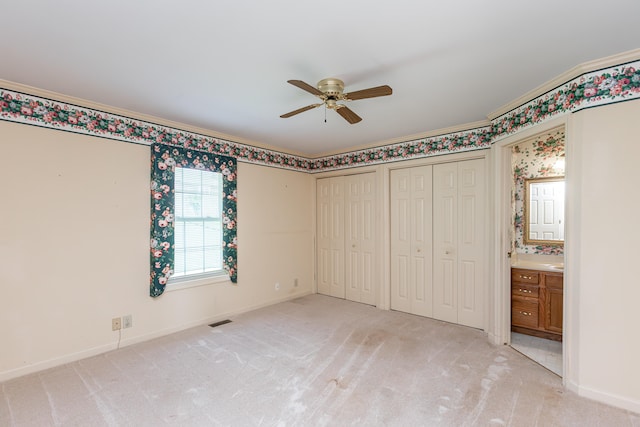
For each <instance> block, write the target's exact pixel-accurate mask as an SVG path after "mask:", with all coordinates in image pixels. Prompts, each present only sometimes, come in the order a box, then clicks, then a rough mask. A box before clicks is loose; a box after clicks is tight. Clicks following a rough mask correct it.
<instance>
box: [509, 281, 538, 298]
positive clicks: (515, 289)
mask: <svg viewBox="0 0 640 427" xmlns="http://www.w3.org/2000/svg"><path fill="white" fill-rule="evenodd" d="M511 295H513V296H514V297H515V296H518V297H530V298H538V295H539V292H538V287H537V286H534V285H525V284H524V283H514V284H512V285H511Z"/></svg>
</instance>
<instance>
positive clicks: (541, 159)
mask: <svg viewBox="0 0 640 427" xmlns="http://www.w3.org/2000/svg"><path fill="white" fill-rule="evenodd" d="M541 127H542V126H541ZM545 128H546V129H544V130H538V131H537V132H532V131H529V132H522V135H521V136H520V137H515V136H514V137H510V138H507V139H505V142H503V143H502V147H501V149H500V150H501V156H499V157H502V161H500V165H501V168H502V178H503V180H504V181H503V182H502V185H501V187H502V188H501V190H500V191H501V197H499V199H500V200H501V204H502V207H501V208H500V209H504V211H503V219H502V225H503V227H504V228H503V230H502V231H503V233H501V236H503V237H502V239H503V242H502V244H501V249H503V250H504V249H506V250H505V251H504V252H502V254H504V253H507V254H508V256H507V259H506V260H505V261H503V262H501V263H499V266H498V268H499V269H502V274H501V275H500V276H499V277H502V279H503V284H502V287H501V288H502V292H503V297H504V302H505V304H504V306H503V307H504V308H505V310H504V319H505V326H507V327H506V328H505V330H504V337H505V341H504V342H506V343H507V344H509V345H510V346H511V347H512V348H514V349H515V350H516V351H518V352H520V353H522V354H523V355H525V356H527V357H529V358H530V359H532V360H534V361H535V362H537V363H539V364H540V365H542V366H544V367H545V368H547V369H549V370H550V371H552V372H554V373H556V374H557V375H559V376H563V366H564V361H563V342H562V339H563V308H564V303H563V283H564V278H563V276H564V241H563V239H564V234H563V233H564V214H563V210H564V207H563V205H564V198H565V195H564V175H565V173H564V158H565V149H564V146H565V144H564V142H565V126H564V123H561V124H560V125H556V126H555V127H553V126H545ZM499 160H500V159H499ZM534 184H535V186H534ZM551 184H553V185H551ZM558 186H560V187H561V191H562V194H558V193H557V190H556V187H558ZM552 187H553V188H552ZM550 188H551V190H549V189H550ZM553 191H556V193H555V194H553ZM560 202H561V203H560ZM541 203H542V204H545V205H546V207H544V206H541V205H540V204H541ZM554 203H555V206H554ZM538 208H539V209H538ZM559 213H561V214H562V215H561V217H559ZM542 222H544V227H541V223H542ZM553 223H556V225H557V226H558V227H559V229H558V230H552V229H551V228H550V227H551V226H552V225H553ZM558 227H556V228H558ZM541 229H544V230H546V231H545V232H544V233H540V230H541ZM547 231H548V232H547ZM536 233H537V234H536ZM502 254H498V255H499V256H503V255H502Z"/></svg>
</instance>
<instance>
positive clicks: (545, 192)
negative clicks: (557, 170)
mask: <svg viewBox="0 0 640 427" xmlns="http://www.w3.org/2000/svg"><path fill="white" fill-rule="evenodd" d="M529 197H530V198H531V200H530V205H529V206H530V212H529V238H530V239H534V240H564V223H563V222H562V219H563V218H564V181H558V182H555V181H554V182H541V183H535V184H532V185H531V189H530V195H529Z"/></svg>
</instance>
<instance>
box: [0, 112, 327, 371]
mask: <svg viewBox="0 0 640 427" xmlns="http://www.w3.org/2000/svg"><path fill="white" fill-rule="evenodd" d="M0 147H1V148H2V151H1V152H2V159H3V166H2V168H0V179H1V182H3V183H4V186H3V187H4V188H3V191H2V196H1V198H0V200H1V202H0V204H1V206H2V209H1V210H0V215H1V218H0V260H2V261H1V268H0V324H1V325H3V326H2V328H0V343H1V344H0V381H1V380H4V379H8V378H12V377H15V376H19V375H23V374H26V373H29V372H33V371H37V370H40V369H44V368H47V367H49V366H54V365H57V364H60V363H64V362H68V361H71V360H75V359H78V358H82V357H86V356H89V355H92V354H97V353H100V352H104V351H108V350H111V349H113V348H115V347H116V345H117V342H118V336H119V334H118V332H112V331H111V318H112V317H117V316H123V315H127V314H131V315H133V327H132V328H130V329H126V330H123V331H122V339H121V341H122V345H126V344H130V343H134V342H138V341H142V340H145V339H149V338H152V337H156V336H160V335H164V334H166V333H170V332H174V331H177V330H181V329H184V328H187V327H190V326H195V325H200V324H205V323H207V322H210V321H213V320H219V319H222V318H225V317H227V316H229V315H231V314H233V313H237V312H241V311H246V310H249V309H252V308H255V307H260V306H263V305H267V304H271V303H274V302H277V301H280V300H283V299H287V298H291V297H294V296H297V295H304V294H307V293H310V292H311V290H312V281H313V235H314V225H313V206H314V202H313V197H314V194H315V193H314V188H315V187H314V185H315V184H314V179H313V177H312V176H310V175H307V174H303V173H298V172H291V171H284V170H279V169H274V168H268V167H263V166H257V165H252V164H245V163H241V164H240V165H239V170H238V195H239V201H238V224H239V230H238V240H239V254H238V262H239V280H238V284H237V286H234V285H231V284H230V283H228V282H223V283H218V284H214V285H209V286H201V287H196V288H189V289H184V290H178V291H173V292H166V293H165V294H164V295H162V296H161V297H159V298H156V299H153V298H150V297H149V296H148V295H149V290H148V288H149V279H148V274H149V265H148V262H149V261H148V260H149V249H148V246H149V193H148V189H149V147H147V146H142V145H134V144H129V143H123V142H116V141H112V140H106V139H100V138H95V137H89V136H83V135H77V134H71V133H67V132H59V131H54V130H48V129H43V128H38V127H33V126H25V125H22V124H15V123H8V122H0ZM294 278H298V279H299V280H298V282H299V286H298V287H297V288H294V287H293V280H294ZM276 282H280V283H281V288H280V290H279V291H276V290H275V289H274V284H275V283H276Z"/></svg>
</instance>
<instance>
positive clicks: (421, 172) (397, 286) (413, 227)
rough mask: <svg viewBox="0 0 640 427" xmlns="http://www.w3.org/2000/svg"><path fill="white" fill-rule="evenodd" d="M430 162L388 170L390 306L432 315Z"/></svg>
mask: <svg viewBox="0 0 640 427" xmlns="http://www.w3.org/2000/svg"><path fill="white" fill-rule="evenodd" d="M431 224H432V166H421V167H415V168H409V169H399V170H393V171H391V309H393V310H399V311H404V312H407V313H412V314H417V315H421V316H427V317H431V316H432V306H433V301H432V292H433V289H432V275H431V270H432V256H433V255H432V225H431Z"/></svg>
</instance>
